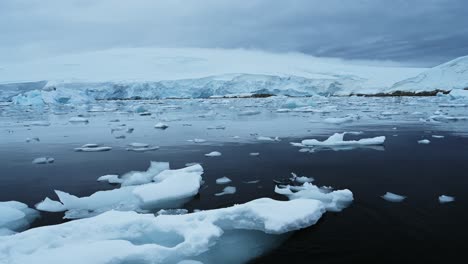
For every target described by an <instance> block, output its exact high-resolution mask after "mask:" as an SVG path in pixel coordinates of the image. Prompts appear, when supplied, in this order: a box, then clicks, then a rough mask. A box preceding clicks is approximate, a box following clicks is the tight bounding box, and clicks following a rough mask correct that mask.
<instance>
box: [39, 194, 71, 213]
mask: <svg viewBox="0 0 468 264" xmlns="http://www.w3.org/2000/svg"><path fill="white" fill-rule="evenodd" d="M36 209H37V210H41V211H47V212H63V211H65V210H67V208H66V207H65V206H64V205H63V204H62V203H61V202H58V201H54V200H51V199H50V198H49V197H46V198H45V199H44V200H43V201H42V202H40V203H38V204H36Z"/></svg>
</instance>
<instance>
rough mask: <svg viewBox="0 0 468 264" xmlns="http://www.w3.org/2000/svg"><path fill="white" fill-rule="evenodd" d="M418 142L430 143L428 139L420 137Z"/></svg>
mask: <svg viewBox="0 0 468 264" xmlns="http://www.w3.org/2000/svg"><path fill="white" fill-rule="evenodd" d="M418 143H419V144H429V143H431V141H429V140H428V139H421V140H418Z"/></svg>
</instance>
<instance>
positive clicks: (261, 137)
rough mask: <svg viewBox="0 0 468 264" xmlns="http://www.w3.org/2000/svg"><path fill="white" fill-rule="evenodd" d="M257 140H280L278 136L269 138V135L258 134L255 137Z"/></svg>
mask: <svg viewBox="0 0 468 264" xmlns="http://www.w3.org/2000/svg"><path fill="white" fill-rule="evenodd" d="M257 140H259V141H280V139H279V137H275V138H271V137H265V136H259V137H257Z"/></svg>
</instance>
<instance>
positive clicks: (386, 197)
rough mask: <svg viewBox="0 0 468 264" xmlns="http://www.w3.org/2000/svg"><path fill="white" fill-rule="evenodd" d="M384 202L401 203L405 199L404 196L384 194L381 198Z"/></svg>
mask: <svg viewBox="0 0 468 264" xmlns="http://www.w3.org/2000/svg"><path fill="white" fill-rule="evenodd" d="M381 197H382V198H383V199H384V200H386V201H389V202H394V203H399V202H403V200H405V199H406V196H403V195H399V194H395V193H391V192H386V193H385V194H384V195H382V196H381Z"/></svg>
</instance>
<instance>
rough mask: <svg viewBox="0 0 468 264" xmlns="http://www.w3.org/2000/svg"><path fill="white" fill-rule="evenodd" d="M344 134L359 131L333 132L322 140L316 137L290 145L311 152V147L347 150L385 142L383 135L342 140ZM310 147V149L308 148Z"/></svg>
mask: <svg viewBox="0 0 468 264" xmlns="http://www.w3.org/2000/svg"><path fill="white" fill-rule="evenodd" d="M345 134H354V135H356V134H360V132H343V133H335V134H333V135H332V136H330V137H329V138H328V139H326V140H324V141H319V140H317V139H305V140H302V141H301V143H296V142H291V145H292V146H295V147H301V148H303V150H304V151H302V152H307V151H310V152H313V151H314V149H313V148H331V149H334V150H348V149H353V148H356V147H362V146H364V147H366V146H370V147H372V146H377V147H378V146H381V145H383V144H384V143H385V136H379V137H373V138H362V139H359V140H344V135H345ZM308 148H312V149H308Z"/></svg>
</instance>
